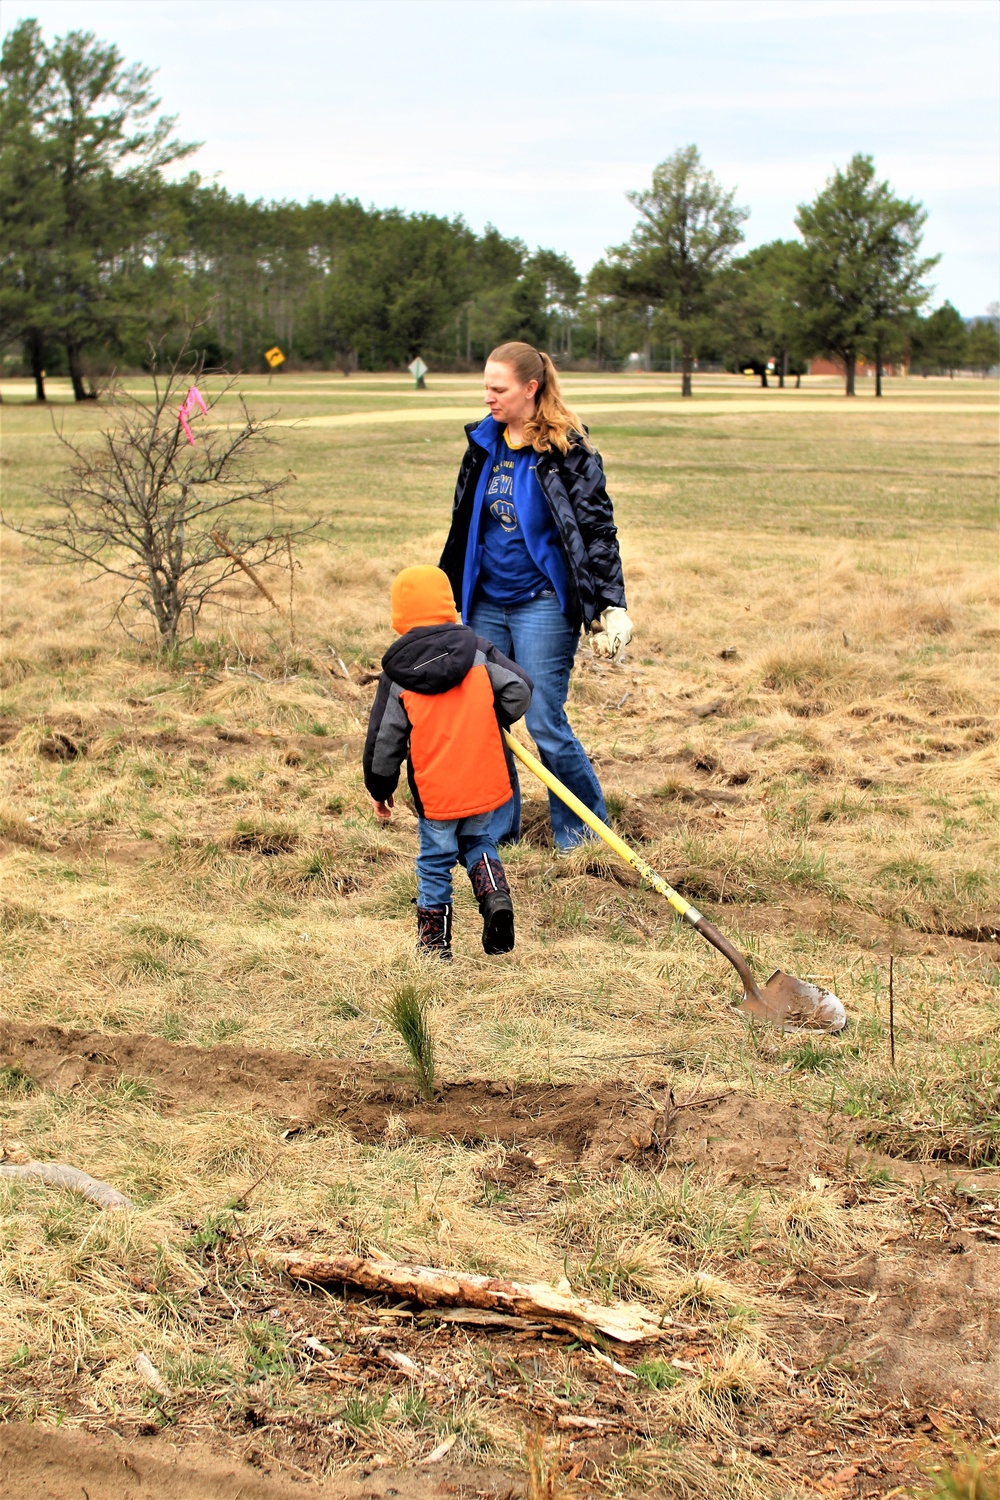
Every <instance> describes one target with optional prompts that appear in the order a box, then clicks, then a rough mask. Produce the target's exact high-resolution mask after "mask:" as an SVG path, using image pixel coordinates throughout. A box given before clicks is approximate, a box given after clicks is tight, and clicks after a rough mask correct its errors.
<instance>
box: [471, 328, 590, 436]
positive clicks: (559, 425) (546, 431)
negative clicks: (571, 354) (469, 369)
mask: <svg viewBox="0 0 1000 1500" xmlns="http://www.w3.org/2000/svg"><path fill="white" fill-rule="evenodd" d="M490 359H491V360H492V361H493V362H494V363H496V364H498V365H507V367H508V368H509V369H511V370H513V372H514V374H515V376H516V377H517V380H518V381H519V382H520V384H521V385H527V384H528V381H529V380H537V381H538V393H537V395H536V396H535V414H534V416H532V417H529V418H528V419H527V421H526V422H525V424H524V436H525V439H526V441H527V442H529V443H530V444H531V446H532V447H533V448H534V450H535V452H536V453H548V452H549V451H550V450H551V449H552V448H558V449H559V452H560V453H565V452H567V450H568V449H569V447H570V445H571V443H574V442H578V443H582V444H583V445H584V447H585V448H589V447H590V443H589V442H588V440H587V435H586V433H585V432H584V429H583V423H582V422H581V421H580V418H579V417H578V416H577V414H576V412H575V411H571V410H570V408H569V407H568V406H567V405H566V403H565V401H564V400H563V398H562V391H561V390H560V389H559V375H558V373H557V371H556V367H555V365H554V364H553V363H552V361H551V359H549V356H548V355H547V354H543V353H542V351H541V350H539V349H536V348H535V346H534V344H522V343H520V342H518V341H517V340H515V341H514V342H512V343H509V344H500V345H499V347H498V348H496V349H494V350H493V353H492V354H491V355H490Z"/></svg>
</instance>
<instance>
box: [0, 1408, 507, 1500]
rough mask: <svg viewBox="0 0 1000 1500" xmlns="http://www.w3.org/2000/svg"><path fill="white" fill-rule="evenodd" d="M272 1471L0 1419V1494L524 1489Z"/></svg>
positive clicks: (467, 1475)
mask: <svg viewBox="0 0 1000 1500" xmlns="http://www.w3.org/2000/svg"><path fill="white" fill-rule="evenodd" d="M265 1463H267V1464H269V1466H270V1467H272V1468H273V1469H274V1470H275V1474H269V1473H267V1472H266V1471H265V1472H261V1469H260V1468H256V1467H254V1466H253V1465H252V1464H249V1463H247V1462H245V1461H243V1460H242V1459H241V1458H239V1457H232V1456H226V1455H224V1454H218V1453H216V1452H213V1450H212V1449H210V1448H206V1447H199V1446H195V1445H190V1446H189V1445H187V1444H186V1445H185V1446H184V1447H183V1448H180V1447H178V1446H176V1445H175V1444H174V1443H172V1442H170V1441H169V1440H168V1439H166V1438H163V1437H150V1438H145V1439H142V1438H139V1439H133V1440H132V1441H131V1442H123V1441H122V1440H121V1439H119V1438H117V1437H115V1436H114V1435H112V1434H108V1433H107V1432H106V1431H105V1432H103V1433H102V1434H101V1435H100V1436H95V1435H94V1434H93V1433H89V1432H79V1431H78V1432H72V1431H66V1430H64V1429H57V1428H54V1427H43V1426H41V1425H40V1424H39V1425H36V1424H31V1423H27V1422H8V1423H5V1424H0V1472H2V1473H3V1476H4V1478H3V1495H4V1500H81V1497H84V1496H85V1497H86V1500H164V1496H168V1495H169V1497H170V1500H208V1497H211V1500H302V1496H303V1495H309V1496H315V1497H316V1500H381V1497H383V1496H385V1497H388V1496H390V1495H392V1496H399V1497H400V1500H436V1497H438V1496H444V1495H451V1496H457V1495H468V1496H472V1495H482V1496H490V1497H495V1500H508V1497H510V1500H513V1497H514V1496H515V1495H520V1494H522V1493H523V1488H522V1486H521V1485H520V1484H519V1483H518V1482H517V1481H516V1480H514V1481H512V1479H511V1476H509V1475H505V1474H500V1473H499V1471H496V1472H494V1473H491V1472H490V1471H489V1470H484V1469H478V1468H477V1469H476V1470H475V1471H472V1470H463V1469H460V1468H457V1467H456V1466H454V1465H450V1464H447V1463H442V1464H435V1465H434V1466H433V1467H429V1468H427V1469H425V1470H423V1471H421V1469H420V1468H419V1467H411V1468H408V1469H407V1470H405V1471H403V1470H399V1469H371V1470H362V1471H361V1474H360V1476H359V1477H358V1478H357V1479H338V1480H319V1481H318V1482H312V1483H309V1484H308V1485H307V1486H306V1487H305V1488H303V1485H302V1483H301V1482H299V1483H296V1477H297V1478H298V1480H299V1481H301V1480H302V1479H303V1478H306V1479H312V1477H313V1476H311V1475H306V1474H304V1472H303V1471H302V1470H301V1469H298V1467H297V1466H294V1465H288V1466H286V1467H288V1468H289V1470H290V1472H291V1474H292V1475H294V1476H295V1477H289V1478H287V1479H286V1478H283V1477H280V1473H279V1464H278V1463H277V1462H275V1461H274V1460H265Z"/></svg>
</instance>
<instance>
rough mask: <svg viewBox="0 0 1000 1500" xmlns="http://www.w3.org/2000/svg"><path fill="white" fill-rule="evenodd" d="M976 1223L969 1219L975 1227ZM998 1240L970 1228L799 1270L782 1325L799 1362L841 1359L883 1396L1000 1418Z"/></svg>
mask: <svg viewBox="0 0 1000 1500" xmlns="http://www.w3.org/2000/svg"><path fill="white" fill-rule="evenodd" d="M973 1227H975V1226H973ZM998 1287H1000V1244H992V1243H986V1244H983V1243H977V1242H976V1238H975V1236H974V1235H972V1234H970V1233H969V1232H968V1231H967V1230H966V1231H962V1230H959V1231H958V1232H957V1233H951V1234H948V1235H947V1236H946V1237H944V1238H942V1239H935V1240H933V1241H930V1242H928V1241H927V1240H911V1241H907V1242H906V1243H905V1244H900V1245H897V1246H896V1247H894V1249H893V1250H892V1251H891V1252H890V1253H888V1254H885V1255H868V1256H866V1257H865V1258H864V1259H863V1260H861V1261H860V1262H858V1263H857V1264H856V1265H853V1266H849V1267H846V1268H843V1269H836V1268H833V1267H825V1268H816V1269H814V1270H810V1271H805V1272H800V1273H799V1275H798V1277H797V1278H796V1283H795V1286H794V1287H793V1288H790V1289H789V1290H788V1292H787V1294H786V1295H787V1296H788V1297H789V1298H791V1299H792V1300H793V1301H795V1302H797V1303H798V1307H797V1310H796V1313H795V1314H794V1315H793V1318H792V1321H791V1323H790V1325H789V1326H787V1327H786V1328H785V1329H784V1330H783V1331H784V1332H785V1335H786V1337H788V1339H789V1342H790V1344H791V1345H792V1346H793V1348H794V1349H795V1351H796V1357H797V1360H798V1362H799V1364H800V1366H801V1367H803V1368H808V1367H810V1366H816V1365H818V1364H821V1363H822V1362H824V1361H826V1362H833V1363H834V1364H836V1362H837V1361H838V1360H840V1361H841V1362H843V1361H844V1360H845V1359H846V1358H848V1357H849V1360H850V1362H851V1365H852V1366H853V1368H854V1369H855V1370H857V1369H859V1368H860V1369H862V1370H864V1371H865V1372H866V1373H867V1374H868V1376H869V1378H870V1379H871V1380H872V1381H873V1383H874V1384H875V1385H876V1386H877V1387H878V1389H879V1390H880V1392H882V1393H883V1394H884V1395H885V1396H886V1397H887V1398H888V1399H889V1400H892V1401H902V1402H903V1404H904V1405H906V1404H907V1403H908V1404H909V1405H910V1406H911V1407H914V1408H919V1407H931V1408H936V1409H938V1410H940V1409H941V1408H945V1409H946V1410H950V1411H966V1412H974V1413H975V1414H976V1416H977V1417H978V1418H979V1419H980V1420H981V1421H982V1422H984V1423H990V1424H991V1425H994V1426H995V1425H996V1423H997V1421H998V1419H1000V1300H998V1296H997V1288H998Z"/></svg>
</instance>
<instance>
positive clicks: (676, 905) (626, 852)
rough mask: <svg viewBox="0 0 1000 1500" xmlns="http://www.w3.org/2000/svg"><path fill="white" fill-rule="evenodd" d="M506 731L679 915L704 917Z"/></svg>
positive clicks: (532, 766) (542, 777)
mask: <svg viewBox="0 0 1000 1500" xmlns="http://www.w3.org/2000/svg"><path fill="white" fill-rule="evenodd" d="M503 733H504V739H505V740H506V741H507V744H508V745H509V746H510V748H511V750H512V751H513V753H514V754H515V755H516V756H517V758H518V760H519V761H521V763H522V764H523V765H526V766H527V767H528V770H529V771H534V773H535V775H536V776H537V777H538V779H539V781H542V782H544V783H545V785H546V786H547V787H548V789H549V791H550V792H555V794H556V796H557V797H558V798H559V800H560V801H561V802H565V804H566V806H567V807H568V808H571V809H572V811H573V812H575V813H576V815H577V817H578V818H582V820H583V821H584V823H586V825H587V827H588V828H592V829H593V830H594V832H595V833H596V834H597V836H598V838H602V839H603V840H604V842H605V843H606V844H607V845H608V847H609V848H610V849H613V850H614V851H615V853H616V854H617V855H620V857H621V858H622V859H623V860H624V861H625V863H626V864H629V865H631V866H632V868H633V870H637V871H638V872H639V874H640V875H641V876H642V878H643V880H645V881H646V883H647V885H651V886H652V887H653V890H654V891H658V892H659V894H660V895H661V896H665V897H666V898H667V900H668V901H669V902H670V905H671V906H672V907H673V909H674V911H675V912H677V914H678V915H679V916H681V917H685V918H686V919H687V921H689V922H690V923H691V924H692V925H696V924H697V923H698V922H700V921H701V920H702V917H701V912H700V911H698V910H697V909H696V908H695V907H693V906H692V905H691V903H690V901H685V900H684V897H683V896H680V895H678V893H677V892H676V891H675V890H674V888H673V886H670V885H668V884H667V882H666V881H665V880H664V878H663V876H662V875H657V873H656V871H655V870H654V869H653V868H652V866H651V865H647V863H646V861H645V860H644V859H642V858H640V856H639V855H638V854H636V852H635V850H634V849H630V848H629V846H628V844H626V842H625V840H624V839H623V838H619V836H618V834H617V833H615V831H614V829H613V828H609V827H608V825H607V823H602V822H601V820H600V818H599V817H598V816H597V814H596V813H594V812H591V810H590V808H589V807H587V806H586V804H585V803H583V802H581V801H580V799H579V797H576V796H574V795H573V793H572V792H571V791H570V789H569V787H568V786H563V784H562V782H561V781H560V780H559V779H558V777H556V776H553V774H552V772H551V771H549V770H547V769H546V767H545V766H543V765H542V763H541V761H540V760H538V759H537V758H536V757H535V756H534V755H532V753H531V751H530V750H526V749H525V748H524V746H523V745H522V744H521V742H520V740H516V739H515V738H514V736H513V735H512V734H511V733H510V731H509V730H507V729H505V730H504V732H503Z"/></svg>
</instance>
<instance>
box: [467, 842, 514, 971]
mask: <svg viewBox="0 0 1000 1500" xmlns="http://www.w3.org/2000/svg"><path fill="white" fill-rule="evenodd" d="M469 879H470V880H471V881H472V889H473V892H474V893H475V897H476V900H477V901H478V902H479V911H480V914H481V916H482V919H483V948H484V950H485V951H486V952H487V953H509V952H510V951H511V949H512V948H513V946H514V903H513V901H512V900H511V899H510V886H509V885H508V884H507V876H506V875H505V874H504V868H503V865H502V864H501V863H500V861H499V860H498V859H493V858H492V856H491V855H489V854H484V855H483V856H482V857H481V858H480V859H478V860H477V861H476V863H475V864H474V865H473V866H472V869H471V870H470V871H469Z"/></svg>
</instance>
